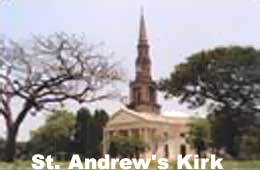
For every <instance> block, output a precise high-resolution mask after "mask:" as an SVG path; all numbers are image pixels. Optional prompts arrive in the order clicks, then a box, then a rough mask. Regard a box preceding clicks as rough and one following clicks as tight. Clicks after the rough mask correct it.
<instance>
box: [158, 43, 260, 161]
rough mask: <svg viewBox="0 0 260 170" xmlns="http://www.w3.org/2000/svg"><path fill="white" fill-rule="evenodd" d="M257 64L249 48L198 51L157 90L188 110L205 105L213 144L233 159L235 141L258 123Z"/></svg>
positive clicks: (257, 57)
mask: <svg viewBox="0 0 260 170" xmlns="http://www.w3.org/2000/svg"><path fill="white" fill-rule="evenodd" d="M259 65H260V51H259V50H256V49H254V48H251V47H245V48H244V47H239V46H231V47H220V48H215V49H213V50H208V51H201V52H198V53H196V54H193V55H191V56H190V57H189V58H188V59H187V61H186V62H184V63H181V64H179V65H177V66H176V69H175V70H174V71H173V72H172V73H171V74H170V76H169V77H168V78H166V79H163V80H161V81H160V83H159V88H160V89H161V90H162V91H164V92H165V97H166V98H170V97H174V96H175V97H179V99H180V102H181V103H184V102H186V103H188V104H189V107H191V108H197V107H201V106H207V107H208V111H209V112H210V113H211V114H210V115H209V117H208V118H209V120H210V122H211V123H212V134H213V145H214V146H215V147H216V148H225V149H226V150H227V152H228V153H230V154H231V155H233V156H235V157H237V156H238V154H239V152H240V151H239V148H240V147H239V145H240V144H238V142H237V141H236V139H237V138H238V137H239V136H243V135H245V134H247V133H250V129H248V127H249V126H254V127H256V123H257V121H259V119H258V118H257V117H258V116H259V113H260V108H259V107H258V106H259V104H260V67H259ZM258 129H259V128H258ZM255 152H259V151H255Z"/></svg>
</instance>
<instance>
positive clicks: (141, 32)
mask: <svg viewBox="0 0 260 170" xmlns="http://www.w3.org/2000/svg"><path fill="white" fill-rule="evenodd" d="M146 41H147V35H146V25H145V18H144V9H143V7H141V17H140V30H139V43H143V42H146Z"/></svg>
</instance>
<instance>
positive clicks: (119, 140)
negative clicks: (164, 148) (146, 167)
mask: <svg viewBox="0 0 260 170" xmlns="http://www.w3.org/2000/svg"><path fill="white" fill-rule="evenodd" d="M147 148H148V145H147V144H146V143H145V142H144V141H143V140H142V139H140V138H136V137H125V136H115V137H113V138H112V139H111V140H110V147H109V154H110V155H111V157H121V158H126V157H128V158H133V157H136V158H139V155H140V154H141V153H143V152H145V150H146V149H147Z"/></svg>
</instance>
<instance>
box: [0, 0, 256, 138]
mask: <svg viewBox="0 0 260 170" xmlns="http://www.w3.org/2000/svg"><path fill="white" fill-rule="evenodd" d="M1 2H2V4H1V5H0V34H1V35H5V36H8V37H11V38H14V39H18V40H24V39H28V38H29V37H30V36H31V35H33V34H51V33H53V32H60V31H64V32H67V33H78V34H81V33H84V34H86V37H87V41H88V42H89V43H94V44H97V43H101V42H102V43H104V44H105V47H106V48H107V49H109V50H112V51H113V52H114V53H115V58H116V59H118V60H121V61H123V63H122V65H123V67H124V68H125V69H126V71H127V73H128V75H129V76H128V79H129V80H130V79H132V78H133V76H134V60H135V58H136V42H137V35H138V24H139V16H140V8H141V6H143V7H144V11H145V18H146V21H147V28H148V36H149V41H150V45H151V50H152V52H151V53H152V62H153V75H154V77H155V79H159V78H161V77H164V76H167V75H168V74H169V72H170V71H171V70H172V69H173V67H174V65H176V64H178V63H180V62H183V61H185V58H186V57H187V56H189V55H190V54H192V53H194V52H197V51H200V50H202V49H208V48H214V47H216V46H224V45H243V46H248V45H250V46H254V47H257V48H259V47H260V0H160V1H158V0H157V1H153V0H1ZM127 87H128V86H127V84H126V85H125V89H124V90H123V93H125V94H127V93H128V88H127ZM160 102H161V103H162V105H163V111H164V112H169V111H172V110H175V111H176V113H175V114H177V113H179V112H177V111H185V112H189V111H188V110H187V109H186V107H185V106H180V105H179V104H178V103H177V102H176V101H175V100H171V101H164V100H163V99H162V98H161V99H160ZM92 106H95V107H101V108H106V109H107V110H109V111H110V112H113V111H115V110H117V109H119V107H120V105H119V104H118V103H117V102H111V101H110V102H102V103H97V104H94V105H92ZM42 121H43V116H38V117H36V118H31V117H29V118H27V119H26V121H25V123H24V124H23V126H22V128H21V131H20V135H19V139H22V140H24V139H28V137H29V133H28V132H29V130H30V129H34V128H36V127H37V126H39V125H40V124H41V122H42ZM2 127H4V126H3V125H2ZM2 127H0V129H2ZM3 134H4V130H1V131H0V135H3Z"/></svg>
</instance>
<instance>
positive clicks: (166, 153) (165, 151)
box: [164, 144, 169, 158]
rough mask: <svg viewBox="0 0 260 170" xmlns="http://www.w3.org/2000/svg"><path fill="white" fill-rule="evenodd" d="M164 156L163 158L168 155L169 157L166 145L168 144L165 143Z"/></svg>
mask: <svg viewBox="0 0 260 170" xmlns="http://www.w3.org/2000/svg"><path fill="white" fill-rule="evenodd" d="M164 157H165V158H168V157H169V146H168V144H166V145H165V146H164Z"/></svg>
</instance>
